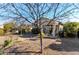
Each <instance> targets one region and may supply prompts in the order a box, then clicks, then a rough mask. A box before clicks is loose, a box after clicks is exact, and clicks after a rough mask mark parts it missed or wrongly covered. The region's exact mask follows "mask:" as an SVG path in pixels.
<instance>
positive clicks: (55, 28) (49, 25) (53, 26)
mask: <svg viewBox="0 0 79 59" xmlns="http://www.w3.org/2000/svg"><path fill="white" fill-rule="evenodd" d="M39 22H40V23H41V26H42V31H43V32H44V33H45V34H47V35H52V37H57V36H58V33H59V31H63V24H62V23H61V22H58V21H55V20H52V19H48V18H43V17H42V18H41V19H40V20H39ZM39 22H37V21H35V22H34V24H33V25H34V26H35V27H36V25H37V24H38V23H39Z"/></svg>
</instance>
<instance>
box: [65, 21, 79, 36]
mask: <svg viewBox="0 0 79 59" xmlns="http://www.w3.org/2000/svg"><path fill="white" fill-rule="evenodd" d="M78 27H79V23H78V22H66V23H65V24H64V32H65V36H66V37H75V36H76V32H77V28H78Z"/></svg>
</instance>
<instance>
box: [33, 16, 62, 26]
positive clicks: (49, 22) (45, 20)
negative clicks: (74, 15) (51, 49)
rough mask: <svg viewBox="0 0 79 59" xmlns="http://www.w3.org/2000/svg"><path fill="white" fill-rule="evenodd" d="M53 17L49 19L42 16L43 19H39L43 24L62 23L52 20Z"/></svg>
mask: <svg viewBox="0 0 79 59" xmlns="http://www.w3.org/2000/svg"><path fill="white" fill-rule="evenodd" d="M51 20H52V19H48V18H43V17H42V18H41V20H39V22H41V24H42V25H58V24H62V23H61V22H58V21H55V20H52V21H51ZM34 24H37V20H36V21H35V22H34Z"/></svg>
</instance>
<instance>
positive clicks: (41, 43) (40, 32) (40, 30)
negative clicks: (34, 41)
mask: <svg viewBox="0 0 79 59" xmlns="http://www.w3.org/2000/svg"><path fill="white" fill-rule="evenodd" d="M42 45H43V44H42V31H41V28H40V46H41V53H42V52H43V47H42Z"/></svg>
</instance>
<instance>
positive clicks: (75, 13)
mask: <svg viewBox="0 0 79 59" xmlns="http://www.w3.org/2000/svg"><path fill="white" fill-rule="evenodd" d="M4 5H5V4H1V6H4ZM15 5H16V6H17V8H18V10H19V11H20V12H21V14H22V15H23V16H25V17H26V16H27V17H28V19H30V21H31V20H32V19H31V18H30V17H29V16H28V14H27V13H25V12H24V11H22V10H20V9H19V8H23V9H26V10H28V9H27V8H26V7H25V6H24V5H22V4H18V3H17V4H15ZM75 5H76V6H77V7H78V6H79V5H78V4H75ZM68 6H70V7H68ZM67 7H68V8H67ZM7 8H8V12H6V11H5V9H6V8H5V9H0V14H1V15H6V16H8V15H10V16H12V17H17V15H14V14H12V13H11V12H10V11H9V9H11V10H12V11H14V12H16V11H15V10H14V8H12V7H11V6H7ZM54 8H56V7H54ZM54 8H53V9H52V11H50V12H49V13H48V14H46V15H44V17H47V18H49V19H52V18H53V15H54V11H53V10H54ZM66 8H67V9H66ZM72 8H75V6H73V5H72V4H71V3H67V4H66V3H61V4H60V5H59V6H58V9H57V10H56V15H55V16H56V17H57V16H59V15H63V13H64V12H66V11H68V10H71V9H72ZM46 9H47V7H46V8H45V9H43V11H45V10H46ZM62 9H63V10H64V11H63V12H60V11H61V10H62ZM4 11H5V12H4ZM58 13H59V14H58ZM70 13H72V14H68V13H67V16H66V17H64V18H62V19H63V20H61V22H67V21H70V22H79V8H78V9H75V10H72V11H70ZM67 17H68V18H67ZM11 20H13V19H11V18H7V17H0V25H2V24H4V23H6V22H9V21H11Z"/></svg>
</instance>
